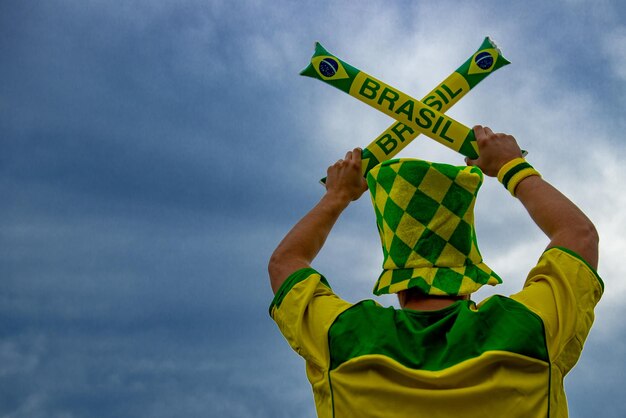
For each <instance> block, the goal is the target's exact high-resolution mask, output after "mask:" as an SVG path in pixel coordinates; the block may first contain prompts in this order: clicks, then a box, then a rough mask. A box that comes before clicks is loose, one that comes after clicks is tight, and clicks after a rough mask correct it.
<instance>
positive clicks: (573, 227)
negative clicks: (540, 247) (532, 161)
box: [515, 176, 598, 268]
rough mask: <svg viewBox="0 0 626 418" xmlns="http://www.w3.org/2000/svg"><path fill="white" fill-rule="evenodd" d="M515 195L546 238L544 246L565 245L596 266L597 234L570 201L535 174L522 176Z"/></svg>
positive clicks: (591, 224)
mask: <svg viewBox="0 0 626 418" xmlns="http://www.w3.org/2000/svg"><path fill="white" fill-rule="evenodd" d="M515 195H516V197H517V198H518V199H519V200H520V201H521V202H522V204H523V205H524V207H525V208H526V210H527V211H528V213H529V214H530V216H531V218H532V219H533V221H534V222H535V223H536V224H537V226H538V227H539V228H540V229H541V230H542V231H543V232H544V233H545V234H546V235H547V236H548V238H549V239H550V244H549V245H548V247H556V246H562V247H565V248H568V249H570V250H572V251H574V252H576V253H578V254H579V255H580V256H581V257H583V258H584V259H585V260H586V261H587V262H588V263H589V264H590V265H591V266H592V267H594V268H597V265H598V233H597V231H596V229H595V227H594V225H593V223H592V222H591V221H590V220H589V218H588V217H587V216H586V215H585V214H584V213H583V212H582V211H581V210H580V209H579V208H578V207H577V206H576V205H575V204H574V203H572V202H571V201H570V200H569V199H568V198H567V197H566V196H564V195H563V194H562V193H561V192H559V191H558V190H557V189H556V188H554V187H553V186H552V185H550V184H549V183H548V182H546V181H545V180H543V179H542V178H541V177H539V176H532V177H528V178H526V179H524V180H523V181H522V182H521V183H520V184H519V185H518V186H517V188H516V190H515Z"/></svg>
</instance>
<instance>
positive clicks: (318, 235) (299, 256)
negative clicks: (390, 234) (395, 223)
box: [268, 148, 367, 293]
mask: <svg viewBox="0 0 626 418" xmlns="http://www.w3.org/2000/svg"><path fill="white" fill-rule="evenodd" d="M327 174H328V176H327V178H326V194H325V195H324V196H323V197H322V199H321V200H320V201H319V203H318V204H317V205H315V207H314V208H313V209H311V211H310V212H309V213H307V214H306V215H305V216H304V218H302V219H301V220H300V221H299V222H298V223H297V224H296V225H295V226H294V227H293V228H292V229H291V231H289V233H288V234H287V235H286V236H285V238H283V240H282V241H281V243H280V244H279V245H278V247H277V248H276V250H274V253H273V254H272V257H271V258H270V261H269V265H268V272H269V276H270V283H271V285H272V290H273V291H274V293H276V292H277V291H278V289H279V288H280V286H281V285H282V284H283V282H284V281H285V280H286V279H287V278H288V277H289V275H291V273H293V272H295V271H296V270H299V269H301V268H305V267H309V266H310V264H311V262H312V261H313V259H314V258H315V256H316V255H317V253H318V252H319V251H320V250H321V249H322V246H323V245H324V243H325V242H326V238H327V237H328V234H329V233H330V231H331V229H332V227H333V226H334V225H335V222H336V221H337V219H338V218H339V215H341V213H342V212H343V210H344V209H345V208H346V207H348V205H349V204H350V202H352V201H353V200H357V199H358V198H359V197H361V195H362V194H363V192H365V191H366V190H367V183H366V182H365V179H364V178H363V176H362V175H361V150H360V149H359V148H355V149H354V150H353V151H349V152H348V153H347V154H346V156H345V158H344V159H343V160H339V161H337V162H336V163H335V164H333V165H332V166H330V167H329V168H328V172H327Z"/></svg>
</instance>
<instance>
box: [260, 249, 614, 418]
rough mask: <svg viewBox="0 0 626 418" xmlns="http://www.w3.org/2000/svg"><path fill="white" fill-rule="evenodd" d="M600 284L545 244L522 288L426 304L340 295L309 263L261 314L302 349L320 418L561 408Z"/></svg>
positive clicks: (542, 413) (507, 413)
mask: <svg viewBox="0 0 626 418" xmlns="http://www.w3.org/2000/svg"><path fill="white" fill-rule="evenodd" d="M602 292H603V284H602V281H601V280H600V278H599V277H598V275H597V273H596V272H595V271H594V270H593V269H592V268H591V267H590V266H588V265H587V264H586V263H585V262H584V261H583V260H582V259H581V258H580V257H578V256H577V255H576V254H574V253H572V252H571V251H568V250H565V249H562V248H551V249H549V250H548V251H546V252H545V253H544V254H543V255H542V257H541V259H540V260H539V262H538V264H537V266H536V267H535V268H533V270H532V271H531V272H530V273H529V275H528V278H527V280H526V283H525V285H524V289H523V290H522V291H521V292H519V293H517V294H515V295H512V296H511V297H504V296H492V297H490V298H488V299H486V300H484V301H483V302H481V303H480V304H478V305H475V304H474V303H473V302H471V301H458V302H455V303H454V304H452V305H451V306H449V307H447V308H445V309H442V310H438V311H428V312H426V311H413V310H408V309H404V310H398V309H395V308H393V307H389V308H384V307H382V306H380V305H379V304H377V303H376V302H374V301H372V300H365V301H361V302H359V303H356V304H351V303H348V302H346V301H344V300H342V299H340V298H339V297H338V296H337V295H335V294H334V293H333V292H332V290H331V288H330V286H329V284H328V282H327V281H326V279H325V278H324V277H323V276H322V275H320V274H319V273H318V272H316V271H315V270H313V269H302V270H299V271H297V272H295V273H294V274H292V275H291V276H290V277H289V278H288V279H287V280H286V281H285V283H284V284H283V285H282V286H281V288H280V289H279V291H278V292H277V293H276V296H275V298H274V301H273V302H272V305H271V307H270V314H271V316H272V318H273V319H274V320H275V321H276V323H277V324H278V327H279V328H280V330H281V332H282V333H283V335H284V336H285V338H286V339H287V341H288V342H289V344H290V345H291V347H292V348H293V349H294V350H295V351H296V352H297V353H298V354H300V355H301V356H302V357H303V358H304V359H305V360H306V371H307V377H308V379H309V381H310V383H311V386H312V388H313V394H314V399H315V406H316V409H317V414H318V416H319V417H320V418H326V417H335V418H351V417H359V418H365V417H381V418H382V417H384V418H396V417H398V418H399V417H411V418H420V417H424V418H426V417H428V418H438V417H441V418H449V417H455V416H462V417H465V418H474V417H476V418H478V417H480V418H484V417H506V418H515V417H520V418H522V417H523V418H534V417H542V418H546V417H549V418H563V417H567V401H566V398H565V393H564V390H563V377H564V376H565V374H567V372H568V371H569V370H570V369H571V368H572V367H573V366H574V364H575V363H576V361H577V360H578V358H579V356H580V353H581V351H582V347H583V342H584V341H585V339H586V337H587V334H588V333H589V330H590V328H591V325H592V323H593V319H594V314H593V309H594V307H595V305H596V304H597V302H598V301H599V299H600V297H601V295H602Z"/></svg>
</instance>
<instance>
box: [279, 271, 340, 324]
mask: <svg viewBox="0 0 626 418" xmlns="http://www.w3.org/2000/svg"><path fill="white" fill-rule="evenodd" d="M314 274H317V275H319V276H320V282H322V283H323V284H324V285H326V286H327V287H328V288H329V289H330V285H329V284H328V281H327V280H326V278H325V277H324V276H322V275H321V274H319V273H318V272H317V271H316V270H314V269H312V268H310V267H307V268H303V269H300V270H297V271H295V272H294V273H292V274H291V275H290V276H289V277H287V279H286V280H285V281H284V282H283V284H282V285H280V288H279V289H278V291H277V292H276V294H275V295H274V300H272V303H271V304H270V316H272V309H274V307H276V308H279V307H280V304H281V303H282V302H283V299H285V296H287V293H289V291H290V290H291V289H292V288H293V287H294V286H295V285H297V284H298V283H300V282H302V281H304V280H306V279H308V278H309V277H311V276H312V275H314Z"/></svg>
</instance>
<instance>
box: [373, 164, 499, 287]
mask: <svg viewBox="0 0 626 418" xmlns="http://www.w3.org/2000/svg"><path fill="white" fill-rule="evenodd" d="M482 182H483V174H482V172H481V171H480V169H478V168H476V167H455V166H451V165H448V164H439V163H431V162H428V161H422V160H415V159H406V158H404V159H395V160H389V161H386V162H384V163H382V164H379V165H377V166H376V167H374V168H373V169H372V170H371V171H370V172H369V173H368V175H367V184H368V186H369V190H370V193H371V196H372V203H373V204H374V210H375V212H376V224H377V226H378V232H379V233H380V239H381V243H382V247H383V254H384V261H383V269H384V270H383V272H382V274H381V275H380V277H379V278H378V281H377V282H376V286H375V287H374V294H376V295H381V294H385V293H397V292H399V291H401V290H406V289H409V288H413V287H417V288H419V289H421V290H422V291H423V292H424V293H425V294H429V295H467V294H470V293H473V292H475V291H476V290H478V289H479V288H480V287H481V286H482V285H484V284H490V285H492V286H494V285H497V284H499V283H502V280H501V279H500V277H498V275H497V274H495V273H494V272H493V271H491V269H490V268H489V267H487V265H486V264H485V263H483V260H482V256H481V255H480V252H479V251H478V244H477V242H476V231H475V229H474V203H475V201H476V195H477V194H478V189H479V188H480V186H481V184H482Z"/></svg>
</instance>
